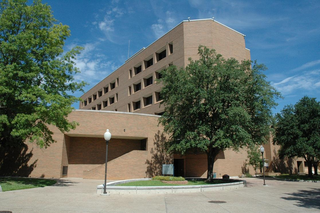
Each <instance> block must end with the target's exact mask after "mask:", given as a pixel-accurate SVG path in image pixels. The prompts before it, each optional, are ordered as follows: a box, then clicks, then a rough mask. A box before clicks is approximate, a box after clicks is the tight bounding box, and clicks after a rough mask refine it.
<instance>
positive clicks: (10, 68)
mask: <svg viewBox="0 0 320 213" xmlns="http://www.w3.org/2000/svg"><path fill="white" fill-rule="evenodd" d="M69 36H70V30H69V27H68V26H66V25H63V24H61V23H57V20H56V19H54V17H53V15H52V11H51V8H50V6H48V5H46V4H42V3H41V0H34V1H33V3H32V4H31V5H28V4H27V0H3V1H2V2H1V3H0V46H1V48H0V145H1V146H6V145H9V144H10V145H19V144H21V143H23V142H24V141H25V140H26V139H30V141H36V142H37V144H38V145H40V146H41V147H42V146H45V147H46V146H48V145H49V144H50V143H52V142H54V140H53V138H52V136H51V135H52V132H51V131H50V130H49V128H48V125H55V126H56V127H57V128H59V130H61V131H62V132H64V131H69V130H70V129H74V128H75V127H76V123H74V122H68V120H67V119H66V117H67V115H68V114H69V113H70V112H71V111H72V107H71V104H73V103H74V102H76V101H78V100H79V98H77V97H74V96H73V95H70V94H72V93H74V92H75V91H78V90H81V89H82V88H83V86H84V85H85V83H84V82H79V83H77V82H75V80H74V77H73V76H74V74H75V73H78V72H79V70H78V69H77V68H76V67H74V65H75V64H74V59H75V57H76V55H77V54H79V52H80V50H81V49H82V48H81V47H75V48H73V49H72V50H71V51H69V52H66V53H64V51H63V47H64V41H65V40H66V39H67V38H68V37H69Z"/></svg>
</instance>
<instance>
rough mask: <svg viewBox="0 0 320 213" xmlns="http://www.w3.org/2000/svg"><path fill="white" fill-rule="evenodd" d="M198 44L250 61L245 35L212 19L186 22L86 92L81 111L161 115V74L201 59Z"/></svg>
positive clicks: (225, 55) (228, 56)
mask: <svg viewBox="0 0 320 213" xmlns="http://www.w3.org/2000/svg"><path fill="white" fill-rule="evenodd" d="M199 45H204V46H207V47H208V48H213V49H215V50H216V51H217V53H220V54H222V55H223V56H224V57H225V58H230V57H233V58H236V59H237V60H239V61H241V60H244V59H250V51H249V50H248V49H247V48H246V46H245V36H244V35H243V34H241V33H239V32H237V31H235V30H233V29H231V28H229V27H227V26H225V25H223V24H221V23H219V22H217V21H214V20H213V19H206V20H189V21H183V22H182V23H181V24H179V25H178V26H176V27H175V28H174V29H172V30H171V31H169V32H168V33H166V34H165V35H164V36H162V37H161V38H160V39H158V40H157V41H155V42H154V43H152V44H151V45H149V46H148V47H147V48H143V49H142V50H140V51H139V52H138V53H136V54H135V55H133V56H132V57H131V58H129V59H128V60H127V61H126V62H125V63H124V64H123V65H122V66H121V67H120V68H118V69H117V70H116V71H114V72H113V73H111V74H110V75H109V76H108V77H106V78H105V79H104V80H102V81H101V82H100V83H98V84H97V85H95V86H94V87H93V88H92V89H91V90H89V91H88V92H86V93H85V94H84V95H83V96H82V97H81V98H82V99H83V101H82V102H81V103H80V107H79V108H80V109H89V110H108V111H122V112H139V113H147V114H161V113H162V112H163V107H162V106H161V107H160V106H159V103H160V101H161V97H160V91H161V84H157V83H156V81H157V79H159V78H161V76H160V74H159V71H161V70H163V69H165V68H166V67H168V66H170V65H176V66H177V67H185V66H186V65H187V64H188V59H189V58H192V59H197V58H198V54H197V53H198V47H199Z"/></svg>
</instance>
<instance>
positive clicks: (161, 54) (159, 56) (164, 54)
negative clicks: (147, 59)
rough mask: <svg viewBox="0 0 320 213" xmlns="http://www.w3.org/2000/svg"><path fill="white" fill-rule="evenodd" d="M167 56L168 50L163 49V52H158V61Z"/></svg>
mask: <svg viewBox="0 0 320 213" xmlns="http://www.w3.org/2000/svg"><path fill="white" fill-rule="evenodd" d="M166 56H167V53H166V50H163V51H162V52H161V53H157V59H158V61H161V60H162V59H164V58H165V57H166Z"/></svg>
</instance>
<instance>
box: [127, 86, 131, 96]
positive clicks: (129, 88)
mask: <svg viewBox="0 0 320 213" xmlns="http://www.w3.org/2000/svg"><path fill="white" fill-rule="evenodd" d="M128 95H129V96H130V95H131V86H129V87H128Z"/></svg>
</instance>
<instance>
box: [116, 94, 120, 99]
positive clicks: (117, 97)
mask: <svg viewBox="0 0 320 213" xmlns="http://www.w3.org/2000/svg"><path fill="white" fill-rule="evenodd" d="M118 100H119V96H118V93H116V101H118Z"/></svg>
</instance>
